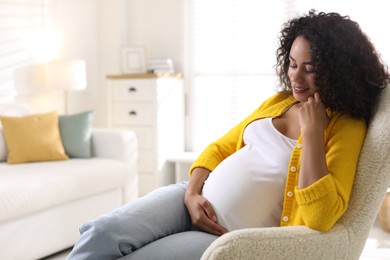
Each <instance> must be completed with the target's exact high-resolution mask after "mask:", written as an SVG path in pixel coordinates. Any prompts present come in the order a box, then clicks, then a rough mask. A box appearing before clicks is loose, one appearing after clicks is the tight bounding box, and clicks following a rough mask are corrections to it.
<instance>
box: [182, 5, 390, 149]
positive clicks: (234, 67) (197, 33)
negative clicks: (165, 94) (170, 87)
mask: <svg viewBox="0 0 390 260" xmlns="http://www.w3.org/2000/svg"><path fill="white" fill-rule="evenodd" d="M318 2H319V3H318ZM385 3H386V1H381V0H373V1H370V2H369V3H366V2H365V1H364V2H363V1H362V2H359V1H352V0H345V1H338V0H328V1H316V2H314V3H313V1H309V0H274V1H267V2H264V1H258V0H188V3H187V4H188V6H187V15H186V16H185V17H186V19H187V20H186V23H187V31H186V39H187V42H186V53H187V61H186V63H187V65H188V71H186V72H185V74H186V78H187V83H188V84H187V86H188V88H187V95H188V97H187V105H188V108H187V115H188V124H187V138H186V144H187V147H186V149H187V150H189V151H201V150H203V149H204V148H205V147H206V145H207V144H209V143H210V142H211V141H214V140H216V139H217V138H219V137H221V136H222V135H223V134H225V133H226V132H227V131H228V130H229V129H230V128H231V127H233V126H234V125H236V124H237V123H239V122H240V121H241V120H242V119H244V117H246V116H247V115H249V113H251V112H252V111H253V110H254V109H256V108H257V107H258V106H259V105H260V104H261V102H262V101H264V100H265V99H266V98H268V97H269V96H270V95H272V94H273V93H274V92H275V90H276V89H277V87H278V86H277V84H278V82H277V78H276V76H275V70H274V68H273V66H274V65H275V63H276V58H275V51H276V48H277V35H278V33H279V31H280V29H281V27H282V24H283V23H284V22H285V21H287V20H288V19H290V18H292V17H294V16H295V15H296V14H302V13H307V12H308V11H309V10H310V9H312V8H314V9H316V10H319V11H325V12H331V11H335V12H339V13H341V14H348V15H350V17H351V18H352V19H353V20H356V21H357V22H359V24H360V25H361V27H362V29H363V30H364V31H365V32H366V33H367V34H368V35H369V36H370V37H371V39H372V40H373V42H375V43H376V44H377V48H378V50H380V51H382V54H383V59H384V60H389V58H390V51H389V47H388V46H390V40H389V36H387V35H386V33H384V32H383V27H381V25H383V24H388V22H387V21H388V20H390V19H389V18H386V15H385V10H387V9H386V8H385V6H384V5H385ZM374 6H375V11H373V12H370V9H373V8H374ZM386 51H387V52H386Z"/></svg>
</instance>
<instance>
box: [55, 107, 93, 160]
mask: <svg viewBox="0 0 390 260" xmlns="http://www.w3.org/2000/svg"><path fill="white" fill-rule="evenodd" d="M94 114H95V112H94V111H93V110H91V111H86V112H82V113H78V114H73V115H60V116H59V127H60V133H61V140H62V143H63V145H64V148H65V152H66V154H67V155H68V156H69V157H70V158H90V157H91V135H92V120H93V116H94Z"/></svg>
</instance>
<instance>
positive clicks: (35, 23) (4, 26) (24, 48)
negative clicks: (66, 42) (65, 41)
mask: <svg viewBox="0 0 390 260" xmlns="http://www.w3.org/2000/svg"><path fill="white" fill-rule="evenodd" d="M49 3H50V2H49V0H0V101H4V100H8V99H11V98H12V97H13V96H14V95H15V90H14V86H13V72H14V69H15V68H18V67H21V66H24V65H28V64H30V63H33V62H34V61H37V56H34V55H36V54H37V52H38V51H39V50H42V49H43V50H44V51H47V49H46V50H45V48H42V46H43V45H42V42H43V41H42V39H43V38H44V36H45V31H44V30H45V29H46V28H48V26H47V25H48V18H49Z"/></svg>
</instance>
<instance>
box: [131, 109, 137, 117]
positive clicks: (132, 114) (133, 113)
mask: <svg viewBox="0 0 390 260" xmlns="http://www.w3.org/2000/svg"><path fill="white" fill-rule="evenodd" d="M136 115H137V111H134V110H132V111H130V112H129V116H136Z"/></svg>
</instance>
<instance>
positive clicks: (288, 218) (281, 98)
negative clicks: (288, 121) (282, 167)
mask: <svg viewBox="0 0 390 260" xmlns="http://www.w3.org/2000/svg"><path fill="white" fill-rule="evenodd" d="M296 102H297V101H296V100H295V99H294V97H293V96H292V95H289V94H287V93H278V94H275V95H274V96H272V97H271V98H269V99H268V100H266V101H265V102H264V103H263V104H262V105H261V106H260V107H259V108H258V109H257V110H256V111H255V112H253V113H252V114H251V115H250V116H249V117H247V118H246V119H244V120H243V121H242V122H241V123H239V124H238V125H237V126H235V127H234V128H232V129H231V130H230V131H229V132H228V133H227V134H225V135H224V136H223V137H222V138H220V139H218V140H217V141H216V142H213V143H211V144H210V145H209V146H208V147H207V148H206V149H205V150H204V151H203V152H202V153H201V154H200V156H199V157H198V158H197V159H196V160H195V162H194V163H193V165H192V167H191V169H190V173H191V172H192V170H193V169H194V168H196V167H203V168H206V169H208V170H210V171H213V170H214V169H215V167H216V166H217V165H218V164H219V163H220V162H221V161H223V160H224V159H225V158H226V157H228V156H229V155H231V154H233V153H234V152H236V151H238V150H239V149H241V148H242V147H243V146H244V142H243V133H244V130H245V128H246V126H248V124H250V123H251V122H253V121H255V120H258V119H261V118H266V117H272V118H274V117H278V116H280V115H281V114H283V112H285V111H286V110H287V109H288V108H290V107H291V106H292V105H293V104H294V103H296ZM327 114H328V116H329V119H330V121H329V124H328V126H327V128H326V129H325V135H324V139H325V152H326V162H327V166H328V169H329V173H328V174H327V175H326V176H324V177H323V178H321V179H320V180H318V181H317V182H315V183H314V184H312V185H310V186H309V187H306V188H304V189H298V186H297V185H298V175H299V169H300V156H301V149H302V146H303V145H305V144H304V143H302V136H300V137H299V139H298V141H297V144H296V146H295V148H294V149H293V152H292V154H291V158H290V162H289V166H288V174H287V180H286V188H285V193H284V202H283V212H282V216H281V221H280V225H281V226H296V225H305V226H307V227H309V228H312V229H315V230H319V231H322V232H326V231H328V230H329V229H330V228H331V227H332V226H333V225H334V224H335V223H336V221H337V220H338V219H339V218H340V217H341V216H342V214H343V213H344V212H345V210H346V209H347V205H348V201H349V197H350V194H351V190H352V185H353V181H354V177H355V172H356V167H357V162H358V159H359V154H360V150H361V147H362V145H363V141H364V138H365V135H366V130H367V129H366V123H365V122H364V120H359V119H355V118H352V117H350V116H348V115H346V114H344V113H333V112H330V111H328V110H327Z"/></svg>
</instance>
